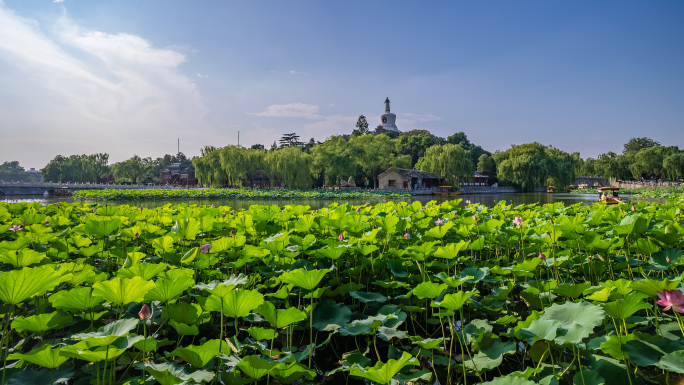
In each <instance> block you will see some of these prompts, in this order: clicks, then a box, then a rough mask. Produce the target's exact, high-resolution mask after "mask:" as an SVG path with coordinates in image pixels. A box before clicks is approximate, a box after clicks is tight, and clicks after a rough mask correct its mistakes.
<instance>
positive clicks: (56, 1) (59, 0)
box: [52, 0, 64, 3]
mask: <svg viewBox="0 0 684 385" xmlns="http://www.w3.org/2000/svg"><path fill="white" fill-rule="evenodd" d="M52 2H53V3H63V2H64V0H52Z"/></svg>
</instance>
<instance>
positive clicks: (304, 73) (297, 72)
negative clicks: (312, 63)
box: [290, 70, 307, 75]
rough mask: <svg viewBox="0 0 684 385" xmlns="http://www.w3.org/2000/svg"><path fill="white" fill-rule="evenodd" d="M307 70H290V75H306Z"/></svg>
mask: <svg viewBox="0 0 684 385" xmlns="http://www.w3.org/2000/svg"><path fill="white" fill-rule="evenodd" d="M306 74H307V73H306V72H299V71H295V70H290V75H306Z"/></svg>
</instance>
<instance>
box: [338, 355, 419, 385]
mask: <svg viewBox="0 0 684 385" xmlns="http://www.w3.org/2000/svg"><path fill="white" fill-rule="evenodd" d="M408 365H414V366H415V365H418V362H417V361H416V359H415V358H413V357H412V356H411V354H409V353H408V352H403V354H402V356H401V358H400V359H398V360H388V361H387V362H386V363H383V362H377V363H376V364H375V365H374V366H373V367H372V368H369V369H365V368H361V367H358V366H354V367H352V368H351V372H350V373H351V375H352V376H358V377H363V378H367V379H369V380H371V381H374V382H377V383H378V384H388V383H389V382H390V381H391V380H392V378H394V376H396V375H397V373H399V371H400V370H401V369H403V368H404V367H405V366H408Z"/></svg>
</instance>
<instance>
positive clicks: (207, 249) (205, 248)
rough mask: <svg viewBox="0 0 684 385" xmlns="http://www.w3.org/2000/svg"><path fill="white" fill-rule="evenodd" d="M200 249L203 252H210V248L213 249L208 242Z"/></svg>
mask: <svg viewBox="0 0 684 385" xmlns="http://www.w3.org/2000/svg"><path fill="white" fill-rule="evenodd" d="M200 249H202V254H209V250H211V245H210V244H208V243H207V244H206V245H202V246H200Z"/></svg>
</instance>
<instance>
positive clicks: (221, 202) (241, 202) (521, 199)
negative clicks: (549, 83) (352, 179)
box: [6, 192, 598, 209]
mask: <svg viewBox="0 0 684 385" xmlns="http://www.w3.org/2000/svg"><path fill="white" fill-rule="evenodd" d="M389 199H390V198H388V200H389ZM453 199H462V200H463V202H462V203H461V204H462V205H465V201H466V200H469V201H471V202H472V203H480V204H483V205H485V206H489V207H491V206H494V205H496V204H497V203H498V202H499V201H502V200H505V201H506V203H508V204H513V205H520V204H530V203H540V204H546V203H555V202H563V203H564V204H565V205H566V206H568V205H572V204H576V203H582V204H592V203H594V202H596V201H597V199H598V195H596V194H568V193H556V194H548V193H545V192H538V193H520V194H513V193H507V194H463V195H460V196H458V197H444V196H432V195H423V196H414V197H407V198H393V199H391V200H393V201H395V202H400V201H408V202H413V201H419V202H422V203H427V202H430V201H436V202H437V203H441V202H444V201H447V200H453ZM15 200H17V201H19V202H41V203H56V202H74V199H73V198H71V197H54V196H48V197H46V196H43V195H17V196H10V197H9V201H10V202H14V201H15ZM6 201H7V200H6ZM88 202H92V203H95V202H97V203H107V204H110V205H122V204H129V205H135V206H141V207H145V208H148V209H151V208H155V207H160V206H163V205H165V204H169V203H171V204H175V203H187V204H198V205H202V204H204V205H211V204H213V205H216V206H230V207H232V208H235V209H246V208H249V206H251V205H255V204H258V205H273V204H275V205H278V206H284V205H308V206H311V208H313V209H319V208H321V207H326V206H328V205H329V204H331V203H334V202H337V203H343V202H349V203H351V204H353V205H362V204H365V203H368V204H377V203H381V202H383V198H360V199H347V200H343V201H340V200H334V199H164V200H138V201H136V200H130V201H128V200H126V201H123V200H122V201H88Z"/></svg>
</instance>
